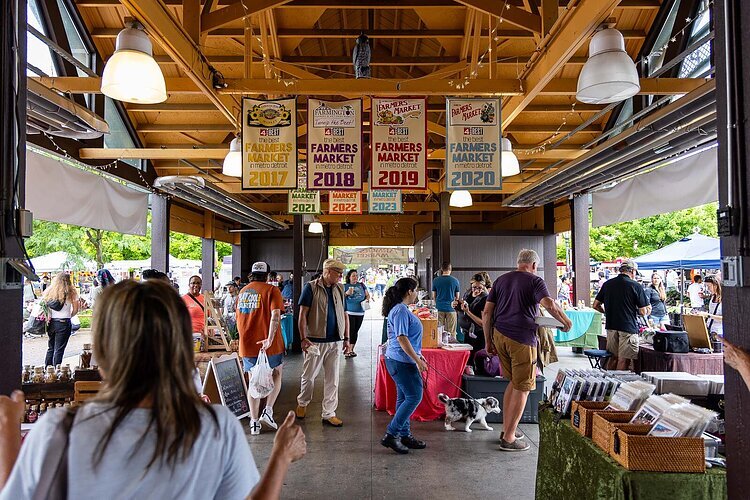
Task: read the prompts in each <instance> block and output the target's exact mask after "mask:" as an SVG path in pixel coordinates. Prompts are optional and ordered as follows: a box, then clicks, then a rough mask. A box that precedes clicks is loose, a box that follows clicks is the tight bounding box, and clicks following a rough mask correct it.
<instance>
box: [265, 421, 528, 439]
mask: <svg viewBox="0 0 750 500" xmlns="http://www.w3.org/2000/svg"><path fill="white" fill-rule="evenodd" d="M261 418H263V417H261ZM504 435H505V433H504V432H501V433H500V441H502V440H503V436H504ZM514 435H515V436H516V439H521V438H522V437H524V433H523V432H521V431H520V430H519V429H518V428H516V432H515V433H514Z"/></svg>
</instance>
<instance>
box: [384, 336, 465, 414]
mask: <svg viewBox="0 0 750 500" xmlns="http://www.w3.org/2000/svg"><path fill="white" fill-rule="evenodd" d="M469 352H470V351H447V350H445V349H422V356H424V359H425V360H427V364H428V368H427V375H426V378H427V381H426V383H425V389H424V394H423V396H422V402H421V403H419V406H417V409H416V410H415V411H414V413H413V414H412V416H411V418H412V420H418V421H420V422H425V421H428V420H437V419H439V418H442V417H443V415H445V406H444V405H443V403H441V402H440V401H439V400H438V394H440V393H441V392H442V393H443V394H446V395H447V396H448V397H451V398H457V397H460V391H459V390H458V388H457V387H461V376H462V375H463V373H464V367H465V366H466V362H467V361H468V360H469ZM379 358H380V359H379V360H378V370H377V374H376V376H375V409H376V410H385V411H387V412H388V413H389V414H390V415H393V414H394V413H396V383H395V382H394V381H393V379H392V378H391V375H390V374H389V373H388V370H387V369H386V367H385V357H384V356H382V355H381V356H379ZM432 367H435V368H434V369H433V368H432ZM436 370H437V371H439V372H440V373H442V374H443V375H445V376H446V377H447V378H448V379H449V380H450V382H453V384H455V386H453V385H451V384H450V382H448V381H447V380H446V379H445V378H443V377H442V376H440V375H439V374H438V373H437V371H436ZM423 377H424V375H423Z"/></svg>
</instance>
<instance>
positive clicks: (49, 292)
mask: <svg viewBox="0 0 750 500" xmlns="http://www.w3.org/2000/svg"><path fill="white" fill-rule="evenodd" d="M42 300H44V301H45V302H46V303H47V307H48V308H49V317H50V320H49V325H47V336H48V337H49V343H48V345H47V356H45V358H44V364H45V366H50V365H51V366H55V365H59V364H60V363H62V360H63V355H64V354H65V348H66V347H67V345H68V339H70V334H71V333H72V331H73V325H72V324H71V322H70V318H72V317H73V316H75V315H76V314H78V308H79V306H80V301H79V300H78V291H77V290H76V289H75V287H74V286H73V283H72V282H71V280H70V274H68V273H65V272H62V273H59V274H57V275H56V276H55V277H54V278H52V283H51V284H50V286H49V287H47V289H46V290H45V291H44V294H43V295H42Z"/></svg>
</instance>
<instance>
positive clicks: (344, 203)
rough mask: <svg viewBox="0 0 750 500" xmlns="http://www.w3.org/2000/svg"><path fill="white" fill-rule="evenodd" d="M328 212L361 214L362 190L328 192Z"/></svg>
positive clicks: (334, 213)
mask: <svg viewBox="0 0 750 500" xmlns="http://www.w3.org/2000/svg"><path fill="white" fill-rule="evenodd" d="M328 213H329V214H333V215H347V214H361V213H362V192H361V191H331V192H330V193H328Z"/></svg>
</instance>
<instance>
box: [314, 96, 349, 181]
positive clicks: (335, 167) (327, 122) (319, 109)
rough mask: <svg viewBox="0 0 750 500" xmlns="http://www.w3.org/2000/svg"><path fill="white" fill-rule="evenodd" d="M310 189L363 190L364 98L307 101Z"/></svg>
mask: <svg viewBox="0 0 750 500" xmlns="http://www.w3.org/2000/svg"><path fill="white" fill-rule="evenodd" d="M307 172H308V175H307V187H308V189H337V190H353V191H360V190H361V189H362V100H361V99H353V100H351V101H341V102H331V101H322V100H320V99H308V100H307Z"/></svg>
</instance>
